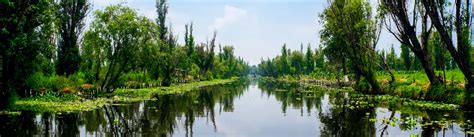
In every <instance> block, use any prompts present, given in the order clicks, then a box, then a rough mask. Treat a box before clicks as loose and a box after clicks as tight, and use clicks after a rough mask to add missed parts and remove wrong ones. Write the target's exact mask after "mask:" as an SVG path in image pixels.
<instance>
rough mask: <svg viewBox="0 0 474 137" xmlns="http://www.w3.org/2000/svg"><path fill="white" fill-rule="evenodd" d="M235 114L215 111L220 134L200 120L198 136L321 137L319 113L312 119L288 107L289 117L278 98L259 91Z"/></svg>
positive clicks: (237, 106)
mask: <svg viewBox="0 0 474 137" xmlns="http://www.w3.org/2000/svg"><path fill="white" fill-rule="evenodd" d="M234 108H235V109H234V111H233V112H221V114H219V106H218V105H217V106H216V107H215V111H216V113H217V115H216V126H217V133H213V125H212V123H211V122H210V121H209V122H206V121H207V119H206V118H199V119H197V120H196V123H195V125H194V135H195V136H227V137H255V136H258V137H265V136H269V137H270V136H271V137H278V136H281V137H288V136H319V126H318V125H320V124H319V119H318V117H317V115H318V112H317V111H315V110H314V109H313V111H312V112H311V116H308V113H307V110H306V109H305V107H303V116H301V109H296V108H292V107H291V106H290V107H288V109H287V110H286V116H285V114H283V113H282V108H281V102H279V101H277V100H276V99H275V98H274V96H270V97H268V96H267V95H265V94H262V92H261V91H260V89H258V88H257V87H251V88H249V91H247V92H245V94H244V95H243V96H242V97H241V98H237V99H236V100H235V103H234ZM180 131H181V132H176V134H175V135H174V136H177V137H180V136H184V135H185V132H184V131H183V130H180Z"/></svg>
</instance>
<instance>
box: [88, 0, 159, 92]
mask: <svg viewBox="0 0 474 137" xmlns="http://www.w3.org/2000/svg"><path fill="white" fill-rule="evenodd" d="M94 18H95V19H94V21H93V22H92V24H91V28H90V30H89V32H86V37H85V39H84V41H85V43H87V44H91V45H88V46H97V47H94V48H90V49H91V50H92V51H86V52H89V53H94V54H95V56H96V60H97V61H99V62H100V63H98V64H96V67H98V69H97V70H96V76H97V77H96V78H97V79H98V83H99V85H100V88H101V89H102V90H105V91H107V92H112V91H113V90H114V87H116V86H118V85H117V80H118V79H119V77H120V76H121V74H122V73H123V72H126V71H128V69H130V67H126V66H129V63H130V62H132V60H133V58H132V57H133V56H135V54H139V53H137V52H138V51H139V45H138V44H137V43H140V41H142V40H144V39H142V38H143V37H142V35H148V33H146V31H149V30H148V29H145V28H144V27H140V25H141V23H142V22H148V23H150V22H151V21H149V20H144V19H145V18H141V19H140V18H139V17H138V16H137V14H136V11H134V10H133V9H131V8H128V7H124V6H122V5H112V6H108V7H106V8H105V10H104V11H101V10H98V11H96V12H95V13H94ZM103 54H105V55H103ZM102 62H103V63H102ZM102 66H104V67H105V68H104V70H102ZM101 71H104V72H105V74H104V76H103V77H102V76H101V75H100V72H101Z"/></svg>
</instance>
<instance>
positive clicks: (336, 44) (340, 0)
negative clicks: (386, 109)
mask: <svg viewBox="0 0 474 137" xmlns="http://www.w3.org/2000/svg"><path fill="white" fill-rule="evenodd" d="M371 10H372V9H371V7H370V4H369V3H368V2H367V1H365V0H334V1H331V2H330V3H329V7H327V8H326V9H325V10H324V11H323V13H322V14H321V16H320V18H321V20H322V23H323V29H322V31H321V40H322V43H323V44H325V45H326V48H327V50H326V51H328V52H330V53H334V52H339V54H335V55H337V56H333V57H331V56H329V58H330V59H339V58H341V57H344V56H341V55H340V54H345V55H346V57H347V59H348V60H349V61H350V65H351V68H352V71H353V72H354V74H355V79H356V85H359V84H360V81H361V80H362V79H361V78H364V80H365V81H366V82H367V83H368V84H369V85H370V86H371V87H370V89H359V90H369V91H370V93H374V94H377V93H378V92H379V91H380V87H379V84H378V82H377V80H376V78H375V74H374V67H375V66H374V65H373V62H372V60H374V59H375V45H376V43H377V41H378V36H379V35H380V29H378V26H377V22H376V21H374V18H372V17H373V16H372V12H371ZM329 55H332V54H329ZM356 88H359V87H356Z"/></svg>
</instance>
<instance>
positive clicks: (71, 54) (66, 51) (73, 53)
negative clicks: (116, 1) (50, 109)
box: [57, 0, 90, 76]
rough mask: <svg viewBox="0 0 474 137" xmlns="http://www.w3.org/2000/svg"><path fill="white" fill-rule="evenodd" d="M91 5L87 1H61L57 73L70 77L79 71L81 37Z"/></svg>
mask: <svg viewBox="0 0 474 137" xmlns="http://www.w3.org/2000/svg"><path fill="white" fill-rule="evenodd" d="M89 8H90V4H89V2H88V1H87V0H61V1H60V3H59V12H58V13H59V16H58V17H59V20H60V23H59V27H60V30H59V35H60V38H59V47H58V49H59V50H58V62H57V63H58V64H57V73H58V74H60V75H63V74H65V75H66V76H67V75H70V74H73V73H75V72H76V71H77V70H78V69H79V65H80V62H81V57H80V55H79V46H78V42H79V35H80V34H81V32H82V30H83V28H84V25H85V22H84V18H85V17H86V16H87V13H88V11H89Z"/></svg>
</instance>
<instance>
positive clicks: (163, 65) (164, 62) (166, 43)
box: [156, 0, 176, 86]
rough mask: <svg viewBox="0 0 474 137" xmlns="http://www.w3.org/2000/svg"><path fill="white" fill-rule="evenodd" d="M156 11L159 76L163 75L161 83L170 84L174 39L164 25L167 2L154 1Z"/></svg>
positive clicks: (172, 68)
mask: <svg viewBox="0 0 474 137" xmlns="http://www.w3.org/2000/svg"><path fill="white" fill-rule="evenodd" d="M156 9H157V10H156V12H157V14H158V18H157V19H156V24H158V27H159V31H160V33H159V39H160V40H161V43H159V47H160V48H159V49H160V53H162V54H160V58H161V61H160V63H159V64H158V66H157V67H158V68H159V71H160V72H161V76H162V77H163V81H162V85H163V86H170V85H171V81H172V76H171V75H172V74H173V72H174V67H173V64H175V63H176V62H173V59H172V57H173V56H172V54H173V53H174V52H173V50H174V47H175V46H176V40H175V38H174V36H173V34H172V33H171V32H168V31H170V30H168V28H167V27H166V16H167V14H168V3H167V2H166V0H157V1H156Z"/></svg>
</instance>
